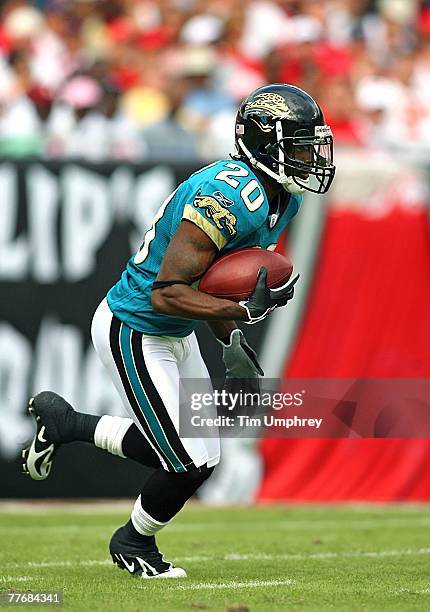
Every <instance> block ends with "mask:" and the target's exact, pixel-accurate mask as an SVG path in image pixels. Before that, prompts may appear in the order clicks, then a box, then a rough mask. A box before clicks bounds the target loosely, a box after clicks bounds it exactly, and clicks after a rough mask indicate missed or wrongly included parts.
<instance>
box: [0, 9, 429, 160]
mask: <svg viewBox="0 0 430 612" xmlns="http://www.w3.org/2000/svg"><path fill="white" fill-rule="evenodd" d="M268 82H288V83H294V84H296V85H299V86H301V87H303V88H304V89H306V90H307V91H309V92H310V93H311V94H312V95H314V96H315V97H316V98H317V100H318V101H319V102H320V104H321V106H322V108H323V110H324V112H325V114H326V119H327V122H328V123H329V124H331V126H332V128H333V131H334V134H335V139H336V146H347V145H353V146H359V147H369V146H370V147H376V148H389V149H390V150H396V151H398V152H399V153H402V154H404V153H406V154H407V155H411V154H414V155H418V156H419V155H425V154H426V153H427V151H428V150H430V0H426V1H422V0H421V1H420V0H373V1H371V0H75V1H74V2H70V1H68V0H39V1H37V0H34V1H33V2H30V1H25V0H7V1H6V2H1V3H0V156H3V157H4V156H7V157H11V156H14V157H24V156H41V157H43V158H55V159H57V158H60V159H62V158H85V159H88V160H91V161H100V160H103V159H117V160H119V159H123V160H144V159H149V158H150V159H154V158H156V159H168V160H172V161H183V160H187V159H195V158H201V159H215V158H218V157H223V156H226V155H227V154H228V153H229V152H230V151H232V148H233V146H232V145H233V123H234V116H235V112H236V109H237V104H238V102H239V101H240V100H241V99H242V98H243V97H244V96H246V95H247V93H249V92H250V91H251V90H253V89H255V88H256V87H259V86H261V85H263V84H265V83H268Z"/></svg>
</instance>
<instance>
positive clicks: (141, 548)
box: [109, 527, 187, 579]
mask: <svg viewBox="0 0 430 612" xmlns="http://www.w3.org/2000/svg"><path fill="white" fill-rule="evenodd" d="M109 552H110V554H111V556H112V561H113V562H114V563H115V564H116V565H117V566H118V567H119V568H120V569H126V570H127V571H128V572H129V573H130V574H132V575H133V576H138V577H139V578H145V579H148V578H150V579H153V578H186V577H187V573H186V571H185V570H183V569H182V568H181V567H174V566H173V565H172V563H168V562H167V561H165V560H164V559H163V555H162V554H161V553H160V551H159V550H158V548H157V545H156V543H155V537H154V536H152V537H151V538H150V539H149V543H148V544H145V545H142V543H138V542H137V541H132V540H131V539H130V537H129V536H128V534H127V530H126V529H125V527H120V528H119V529H117V530H116V531H115V533H114V534H113V536H112V538H111V541H110V544H109Z"/></svg>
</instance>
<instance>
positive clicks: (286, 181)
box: [237, 121, 305, 195]
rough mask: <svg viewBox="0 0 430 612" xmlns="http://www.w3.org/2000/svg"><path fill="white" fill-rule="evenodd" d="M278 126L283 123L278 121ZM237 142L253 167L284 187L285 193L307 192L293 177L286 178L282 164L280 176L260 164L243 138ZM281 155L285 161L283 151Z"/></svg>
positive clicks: (280, 152) (297, 193)
mask: <svg viewBox="0 0 430 612" xmlns="http://www.w3.org/2000/svg"><path fill="white" fill-rule="evenodd" d="M276 125H277V126H278V125H281V122H280V121H278V122H277V124H276ZM277 129H278V128H277ZM281 131H282V126H281ZM237 142H238V144H239V146H240V148H241V149H242V151H243V153H244V154H245V155H246V157H247V158H248V159H249V161H250V163H251V166H252V167H253V168H258V170H261V171H262V172H264V173H265V174H267V175H269V176H270V178H272V179H274V180H275V181H276V182H277V183H279V184H280V185H282V187H283V188H284V189H285V191H287V192H288V193H291V195H299V194H301V193H303V192H304V191H305V188H304V187H300V185H297V183H295V182H294V179H293V177H292V176H286V174H285V173H284V167H283V166H282V165H281V164H279V169H280V172H279V174H276V172H273V170H271V169H270V168H268V167H267V166H265V165H264V164H262V163H261V162H259V161H258V159H256V158H255V157H254V156H253V155H252V153H251V151H250V150H249V149H248V147H247V146H246V144H245V143H244V142H243V140H242V138H238V139H237ZM279 155H280V157H281V156H282V160H283V156H284V154H283V152H282V151H281V150H280V151H279ZM282 160H281V161H282Z"/></svg>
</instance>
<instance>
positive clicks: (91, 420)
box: [64, 411, 101, 443]
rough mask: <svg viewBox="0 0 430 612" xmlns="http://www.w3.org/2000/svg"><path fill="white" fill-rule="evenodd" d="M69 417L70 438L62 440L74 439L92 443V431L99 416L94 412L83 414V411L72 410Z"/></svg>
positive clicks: (72, 440)
mask: <svg viewBox="0 0 430 612" xmlns="http://www.w3.org/2000/svg"><path fill="white" fill-rule="evenodd" d="M70 417H71V418H72V419H73V421H72V424H71V427H70V432H71V436H70V437H71V439H70V440H66V439H65V440H64V442H74V441H76V442H91V443H94V433H95V431H96V426H97V423H98V422H99V421H100V419H101V417H99V416H96V415H95V414H85V413H84V412H76V411H73V412H72V413H71V414H70Z"/></svg>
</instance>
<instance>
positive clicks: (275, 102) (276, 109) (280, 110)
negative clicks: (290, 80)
mask: <svg viewBox="0 0 430 612" xmlns="http://www.w3.org/2000/svg"><path fill="white" fill-rule="evenodd" d="M250 110H256V111H258V110H260V111H266V112H267V113H269V114H270V115H273V117H288V115H289V114H290V109H289V107H288V105H287V103H286V102H285V100H284V98H283V97H282V96H281V95H280V94H277V93H269V92H266V93H264V92H263V93H259V94H257V95H256V96H255V98H254V100H253V101H252V102H248V104H247V105H246V106H245V111H250Z"/></svg>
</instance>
